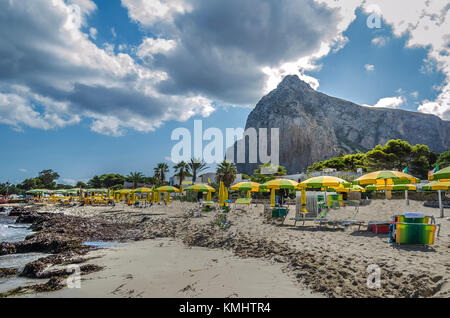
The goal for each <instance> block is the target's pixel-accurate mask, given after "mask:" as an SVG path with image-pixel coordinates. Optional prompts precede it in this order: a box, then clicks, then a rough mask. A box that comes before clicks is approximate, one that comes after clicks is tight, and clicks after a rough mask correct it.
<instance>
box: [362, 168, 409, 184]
mask: <svg viewBox="0 0 450 318" xmlns="http://www.w3.org/2000/svg"><path fill="white" fill-rule="evenodd" d="M377 180H384V184H387V181H386V180H396V181H398V182H401V181H400V180H406V181H409V183H413V184H414V183H417V181H418V179H417V178H415V177H413V176H411V175H409V174H406V173H404V172H400V171H390V170H382V171H375V172H371V173H368V174H365V175H363V176H361V177H359V178H358V179H356V180H355V181H354V182H355V183H356V184H359V185H365V184H377Z"/></svg>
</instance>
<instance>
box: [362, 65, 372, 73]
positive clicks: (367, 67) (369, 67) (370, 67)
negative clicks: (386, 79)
mask: <svg viewBox="0 0 450 318" xmlns="http://www.w3.org/2000/svg"><path fill="white" fill-rule="evenodd" d="M364 68H365V69H366V71H368V72H373V71H375V65H372V64H366V65H364Z"/></svg>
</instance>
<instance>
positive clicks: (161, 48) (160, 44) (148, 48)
mask: <svg viewBox="0 0 450 318" xmlns="http://www.w3.org/2000/svg"><path fill="white" fill-rule="evenodd" d="M175 47H176V42H175V41H174V40H166V39H153V38H145V39H144V40H143V41H142V43H141V45H139V47H138V49H137V52H136V55H137V56H139V57H140V58H142V59H143V58H146V57H152V56H153V55H155V54H159V53H167V52H169V51H171V50H173V49H174V48H175Z"/></svg>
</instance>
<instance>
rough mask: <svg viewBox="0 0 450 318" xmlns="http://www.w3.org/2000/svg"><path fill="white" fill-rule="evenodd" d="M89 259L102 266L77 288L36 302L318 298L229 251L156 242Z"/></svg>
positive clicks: (274, 269)
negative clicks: (64, 299)
mask: <svg viewBox="0 0 450 318" xmlns="http://www.w3.org/2000/svg"><path fill="white" fill-rule="evenodd" d="M90 256H101V258H99V259H96V260H94V261H91V263H94V264H98V265H101V266H106V268H105V270H103V271H101V272H99V273H93V274H89V275H87V276H83V278H82V280H81V288H79V289H76V288H74V289H69V288H66V289H63V290H61V291H57V292H55V293H45V294H39V295H38V297H94V298H95V297H151V298H162V297H164V298H165V297H168V298H176V297H183V298H186V297H187V298H190V297H201V298H205V297H220V298H231V297H245V298H252V297H282V298H288V297H319V296H320V295H316V294H313V293H311V292H310V291H309V290H307V289H304V288H302V286H300V285H299V284H297V283H295V282H293V281H292V280H291V279H289V277H288V276H287V275H285V274H284V273H283V271H282V266H281V265H280V264H270V263H269V262H267V261H263V260H258V259H240V258H238V257H236V256H234V255H233V254H232V253H231V252H229V251H222V250H218V249H214V250H209V249H206V248H199V247H193V248H189V249H187V248H186V247H184V245H183V244H182V243H180V242H178V241H175V240H170V239H156V240H148V241H142V242H137V243H126V244H123V245H120V246H118V247H114V248H110V249H108V250H100V251H96V252H93V253H91V254H90Z"/></svg>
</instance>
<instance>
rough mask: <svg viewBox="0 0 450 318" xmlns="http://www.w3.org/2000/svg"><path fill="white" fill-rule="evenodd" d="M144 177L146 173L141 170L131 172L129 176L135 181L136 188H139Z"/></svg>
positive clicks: (129, 179)
mask: <svg viewBox="0 0 450 318" xmlns="http://www.w3.org/2000/svg"><path fill="white" fill-rule="evenodd" d="M143 179H144V175H143V174H142V173H141V172H131V173H130V174H129V175H128V176H127V180H128V181H129V182H133V185H134V188H137V186H138V184H139V183H141V182H142V181H143Z"/></svg>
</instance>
